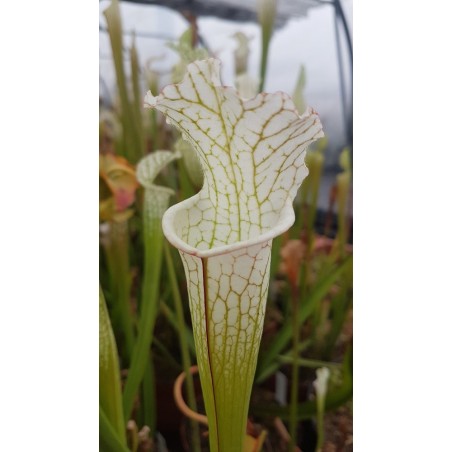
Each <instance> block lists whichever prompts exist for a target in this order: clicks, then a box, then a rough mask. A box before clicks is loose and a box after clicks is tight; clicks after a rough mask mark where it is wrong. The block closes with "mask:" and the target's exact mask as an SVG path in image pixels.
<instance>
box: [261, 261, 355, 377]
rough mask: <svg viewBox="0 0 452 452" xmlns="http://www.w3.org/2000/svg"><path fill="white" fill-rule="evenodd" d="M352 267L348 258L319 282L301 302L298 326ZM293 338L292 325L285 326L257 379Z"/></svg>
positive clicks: (264, 355) (264, 357) (264, 358)
mask: <svg viewBox="0 0 452 452" xmlns="http://www.w3.org/2000/svg"><path fill="white" fill-rule="evenodd" d="M351 265H352V258H351V257H347V258H346V259H345V260H344V261H343V262H342V263H341V264H339V265H338V266H337V267H335V268H334V269H333V270H332V271H331V273H330V274H328V275H327V276H326V277H325V278H324V279H322V280H321V281H319V282H318V283H317V285H316V286H315V287H314V288H313V290H312V292H311V293H310V294H309V295H308V297H307V298H306V299H305V300H301V303H300V308H299V311H298V324H299V325H300V326H301V324H302V323H303V322H304V321H305V320H306V319H307V318H308V317H309V316H310V315H311V314H312V312H313V311H314V309H315V307H316V305H317V303H319V302H320V301H321V300H322V299H323V298H324V297H325V295H326V294H327V293H328V292H329V290H330V289H331V286H332V285H333V284H334V283H335V282H336V281H337V280H338V278H339V277H340V276H341V274H342V273H343V272H344V271H345V270H346V269H347V268H349V266H351ZM291 338H292V323H291V322H287V323H285V324H284V325H283V327H282V328H281V330H280V331H279V332H278V335H277V336H276V338H275V339H274V341H273V342H272V344H271V346H270V348H269V349H268V350H265V351H263V352H262V354H261V356H260V359H259V362H258V367H257V379H258V380H260V379H261V374H263V373H266V368H267V367H268V366H270V365H271V364H272V363H273V361H274V360H275V359H277V356H278V355H279V354H280V353H281V352H282V351H283V350H284V349H285V348H286V347H287V346H288V345H289V343H290V341H291Z"/></svg>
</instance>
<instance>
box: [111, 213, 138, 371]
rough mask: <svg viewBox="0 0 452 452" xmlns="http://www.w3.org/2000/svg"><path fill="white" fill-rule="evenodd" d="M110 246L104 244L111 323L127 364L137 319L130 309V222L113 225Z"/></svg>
mask: <svg viewBox="0 0 452 452" xmlns="http://www.w3.org/2000/svg"><path fill="white" fill-rule="evenodd" d="M109 225H110V233H109V240H108V243H106V244H105V251H106V256H107V265H108V269H109V274H110V292H111V299H112V311H111V315H112V322H113V325H114V326H115V331H120V332H121V338H122V339H123V340H122V343H123V347H120V349H121V351H123V352H122V353H121V356H122V357H123V358H124V361H125V363H123V364H127V363H128V362H129V360H130V356H131V354H132V349H133V344H134V334H135V333H134V319H133V313H132V309H131V305H130V288H131V282H132V281H131V274H130V263H129V228H128V221H127V220H126V221H121V222H119V223H117V222H115V221H111V222H110V223H109Z"/></svg>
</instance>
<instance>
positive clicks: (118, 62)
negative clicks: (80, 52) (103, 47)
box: [104, 0, 141, 163]
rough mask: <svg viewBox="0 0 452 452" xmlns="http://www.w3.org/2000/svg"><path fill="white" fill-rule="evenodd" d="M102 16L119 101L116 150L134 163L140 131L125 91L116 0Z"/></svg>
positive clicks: (139, 147)
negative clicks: (120, 133) (119, 138)
mask: <svg viewBox="0 0 452 452" xmlns="http://www.w3.org/2000/svg"><path fill="white" fill-rule="evenodd" d="M104 16H105V19H106V21H107V25H108V35H109V37H110V44H111V50H112V54H113V62H114V65H115V73H116V83H117V86H118V91H119V99H120V102H121V114H120V116H121V122H122V126H123V145H122V146H121V147H120V149H118V150H117V151H118V153H120V154H122V155H123V156H124V157H126V158H127V160H129V161H130V162H132V163H136V162H137V161H138V159H139V158H140V154H141V152H140V150H141V144H140V132H139V129H138V125H137V122H136V121H134V119H135V114H134V111H133V107H132V105H131V102H130V100H129V94H128V91H127V82H126V75H125V71H124V58H123V41H122V24H121V16H120V11H119V1H118V0H112V2H111V4H110V5H109V6H108V8H106V9H105V11H104ZM132 59H133V58H132Z"/></svg>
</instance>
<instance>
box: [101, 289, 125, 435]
mask: <svg viewBox="0 0 452 452" xmlns="http://www.w3.org/2000/svg"><path fill="white" fill-rule="evenodd" d="M99 404H100V407H101V408H102V410H103V413H104V415H105V417H106V418H107V419H108V421H109V423H110V424H111V426H112V428H113V429H114V431H115V433H116V436H117V437H118V438H119V441H120V442H122V443H123V444H125V443H126V436H125V424H124V417H123V414H122V401H121V378H120V373H119V360H118V352H117V349H116V342H115V338H114V335H113V330H112V328H111V324H110V318H109V316H108V310H107V305H106V303H105V298H104V294H103V293H102V289H101V288H100V287H99Z"/></svg>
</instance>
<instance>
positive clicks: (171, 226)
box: [162, 193, 295, 259]
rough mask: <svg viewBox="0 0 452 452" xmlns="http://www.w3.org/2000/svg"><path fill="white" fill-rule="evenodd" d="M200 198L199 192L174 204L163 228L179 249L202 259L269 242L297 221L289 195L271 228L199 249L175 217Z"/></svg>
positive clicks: (168, 211) (164, 219) (164, 216)
mask: <svg viewBox="0 0 452 452" xmlns="http://www.w3.org/2000/svg"><path fill="white" fill-rule="evenodd" d="M198 199H199V193H198V194H196V195H195V196H192V197H191V198H188V199H186V200H184V201H182V202H180V203H178V204H175V205H174V206H171V207H170V208H169V209H168V210H167V211H166V212H165V214H164V215H163V218H162V228H163V233H164V235H165V237H166V238H167V239H168V241H169V242H170V243H171V244H172V245H173V246H174V247H176V248H177V249H178V250H179V251H183V252H184V253H187V254H190V255H192V256H196V257H199V258H201V259H202V258H208V257H214V256H220V255H222V254H228V253H231V252H233V251H237V250H239V249H243V248H246V247H249V246H253V245H259V244H261V243H265V242H268V241H269V240H272V239H274V238H275V237H277V236H278V235H281V234H282V233H284V232H286V231H287V230H288V229H289V228H290V227H291V226H292V225H293V224H294V222H295V212H294V210H293V205H292V200H291V199H290V197H289V198H288V199H287V200H286V202H285V204H284V207H283V208H282V209H281V212H280V215H279V218H278V220H277V221H276V223H275V225H274V226H273V227H272V228H271V229H269V230H267V231H265V232H263V233H261V234H259V235H258V236H256V237H255V238H252V239H248V240H241V241H238V242H234V243H231V244H228V245H221V246H214V247H212V248H209V249H199V248H196V247H194V246H192V245H189V244H188V243H187V242H186V241H185V240H182V239H181V238H180V237H179V235H178V234H177V232H176V229H175V217H176V215H177V213H179V212H180V211H182V210H189V209H190V208H191V207H193V206H195V205H196V203H197V201H198Z"/></svg>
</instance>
